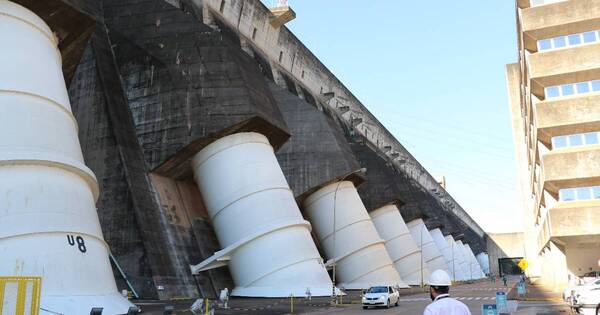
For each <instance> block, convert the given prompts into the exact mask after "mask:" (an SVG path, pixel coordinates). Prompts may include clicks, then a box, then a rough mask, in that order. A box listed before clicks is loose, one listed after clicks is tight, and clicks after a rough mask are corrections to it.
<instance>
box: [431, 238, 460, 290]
mask: <svg viewBox="0 0 600 315" xmlns="http://www.w3.org/2000/svg"><path fill="white" fill-rule="evenodd" d="M429 234H431V237H432V238H433V242H434V243H435V245H436V246H437V248H438V250H439V251H440V252H441V253H442V256H444V260H445V261H446V265H447V266H448V271H450V272H449V273H448V275H450V278H451V279H452V280H453V281H455V280H460V279H461V278H463V277H464V276H463V275H462V272H460V266H458V268H457V266H456V263H455V262H454V258H455V253H454V251H453V250H454V248H453V247H452V246H449V245H448V242H446V239H445V238H444V234H443V233H442V231H441V230H440V229H433V230H431V231H429ZM455 269H456V270H455Z"/></svg>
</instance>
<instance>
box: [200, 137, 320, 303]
mask: <svg viewBox="0 0 600 315" xmlns="http://www.w3.org/2000/svg"><path fill="white" fill-rule="evenodd" d="M192 167H193V170H194V178H195V180H196V183H197V184H198V188H199V189H200V192H201V193H202V196H203V199H204V203H205V205H206V208H207V210H208V213H209V215H210V217H211V220H212V224H213V226H214V229H215V233H216V234H217V238H218V239H219V243H220V244H221V247H223V250H222V251H220V252H217V253H216V254H215V255H214V256H213V257H211V258H209V259H208V260H207V261H206V262H207V263H201V264H200V265H199V266H198V268H197V269H202V268H200V267H204V269H203V270H206V269H210V268H212V267H211V264H214V265H213V266H219V263H218V262H219V260H221V261H223V260H229V261H228V264H229V270H230V271H231V275H232V277H233V280H234V282H235V285H236V287H235V289H234V290H233V291H232V295H235V296H253V297H287V296H289V295H290V294H294V296H305V295H306V289H307V288H310V291H311V293H312V295H313V296H327V295H330V294H331V286H332V283H331V280H330V279H329V275H328V274H327V271H326V270H325V267H324V265H323V259H322V258H321V257H320V256H319V252H318V251H317V248H316V246H315V244H314V242H313V240H312V237H311V235H310V231H311V229H310V223H308V222H307V221H305V220H304V219H303V218H302V215H301V213H300V209H299V208H298V205H297V204H296V201H295V200H294V195H293V193H292V191H291V190H290V188H289V185H288V183H287V181H286V179H285V177H284V175H283V172H282V171H281V167H280V166H279V164H278V162H277V159H276V158H275V153H274V152H273V147H272V146H271V145H270V143H269V140H268V139H267V138H266V137H265V136H263V135H261V134H258V133H237V134H233V135H230V136H227V137H224V138H221V139H219V140H217V141H215V142H213V143H212V144H210V145H208V146H207V147H205V148H204V149H203V150H202V151H200V152H199V153H198V154H196V155H195V156H194V158H193V160H192ZM221 265H222V264H221ZM194 268H195V267H193V270H194Z"/></svg>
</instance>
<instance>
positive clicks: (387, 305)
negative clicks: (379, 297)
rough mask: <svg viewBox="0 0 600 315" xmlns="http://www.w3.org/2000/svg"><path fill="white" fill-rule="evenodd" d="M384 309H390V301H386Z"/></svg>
mask: <svg viewBox="0 0 600 315" xmlns="http://www.w3.org/2000/svg"><path fill="white" fill-rule="evenodd" d="M385 308H390V299H388V302H387V304H386V305H385Z"/></svg>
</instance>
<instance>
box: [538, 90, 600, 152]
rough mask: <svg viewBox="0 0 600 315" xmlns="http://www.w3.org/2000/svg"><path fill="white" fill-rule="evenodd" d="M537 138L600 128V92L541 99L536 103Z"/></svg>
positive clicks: (544, 141) (542, 139)
mask: <svg viewBox="0 0 600 315" xmlns="http://www.w3.org/2000/svg"><path fill="white" fill-rule="evenodd" d="M536 120H537V121H536V125H537V129H538V140H540V141H542V142H543V143H545V144H547V145H549V144H550V140H551V138H552V137H555V136H560V135H568V134H575V133H585V132H592V131H599V130H600V93H593V94H586V95H582V96H573V97H565V98H560V99H553V100H548V101H542V102H539V103H537V105H536Z"/></svg>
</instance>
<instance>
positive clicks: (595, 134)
mask: <svg viewBox="0 0 600 315" xmlns="http://www.w3.org/2000/svg"><path fill="white" fill-rule="evenodd" d="M516 10H517V34H518V52H519V60H518V62H517V63H514V64H509V65H508V66H507V68H506V76H507V81H508V93H509V102H510V110H511V113H512V123H513V133H514V142H515V150H516V155H517V162H518V174H519V185H520V191H521V198H522V207H523V218H524V222H525V226H524V234H523V240H524V242H525V246H524V252H525V253H524V254H525V257H526V258H527V260H528V261H529V262H530V267H529V268H528V269H527V273H528V274H529V276H530V277H532V278H534V279H539V281H540V282H542V283H544V284H547V285H550V286H552V287H555V288H560V287H564V286H566V285H567V284H568V283H569V282H572V281H574V279H575V277H576V276H581V275H583V274H584V273H586V272H588V271H591V270H598V269H599V268H600V267H599V265H598V264H599V261H598V260H599V259H600V145H599V144H600V107H598V105H597V103H598V101H600V93H599V92H600V32H599V30H600V22H599V21H600V1H597V0H568V1H556V0H552V1H548V0H536V1H533V0H531V1H528V0H518V1H517V8H516ZM491 263H493V262H492V261H491Z"/></svg>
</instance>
